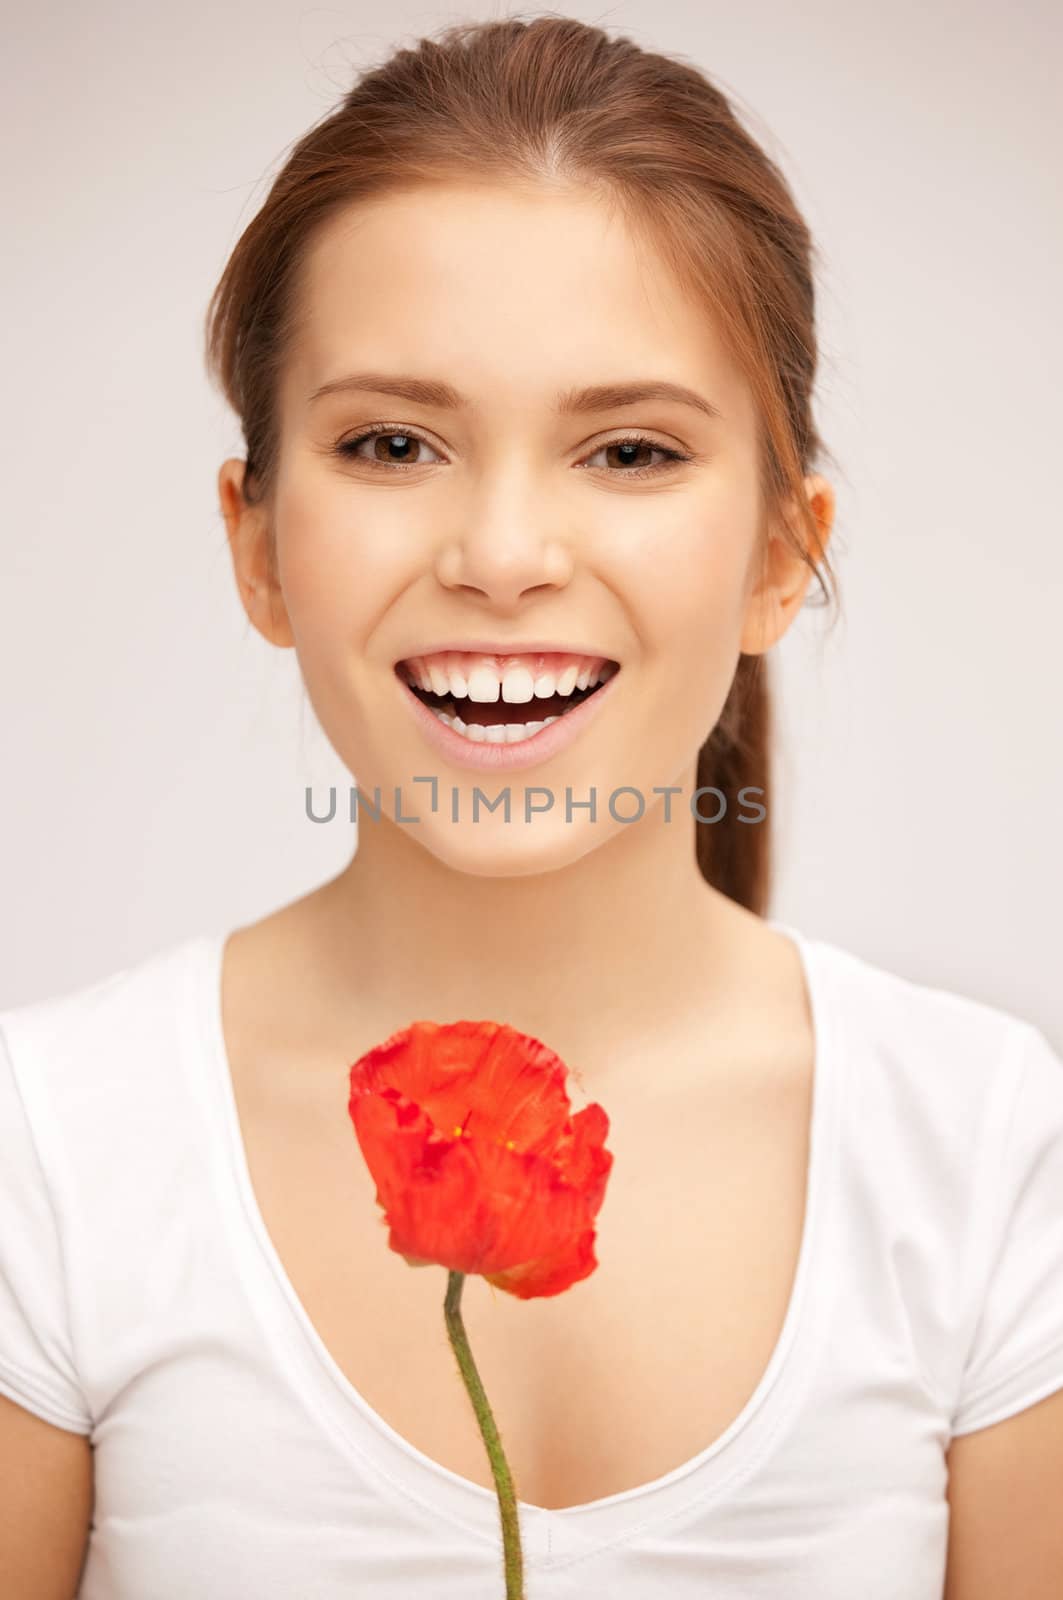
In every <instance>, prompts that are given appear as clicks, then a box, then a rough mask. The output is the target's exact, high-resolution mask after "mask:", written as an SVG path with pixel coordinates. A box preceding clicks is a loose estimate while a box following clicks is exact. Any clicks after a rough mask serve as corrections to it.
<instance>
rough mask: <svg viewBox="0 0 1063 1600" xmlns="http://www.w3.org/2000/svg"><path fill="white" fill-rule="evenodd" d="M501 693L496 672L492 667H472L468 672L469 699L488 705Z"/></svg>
mask: <svg viewBox="0 0 1063 1600" xmlns="http://www.w3.org/2000/svg"><path fill="white" fill-rule="evenodd" d="M501 693H502V685H501V684H500V683H499V681H498V673H497V672H496V671H495V670H494V668H493V667H473V669H472V671H471V672H470V673H469V699H470V700H476V701H477V702H478V703H479V704H480V705H488V704H489V703H490V702H491V701H493V700H497V699H498V697H499V695H500V694H501Z"/></svg>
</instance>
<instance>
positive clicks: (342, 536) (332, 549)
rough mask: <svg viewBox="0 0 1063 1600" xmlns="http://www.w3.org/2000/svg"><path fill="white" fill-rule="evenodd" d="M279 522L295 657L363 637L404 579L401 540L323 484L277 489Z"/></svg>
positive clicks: (279, 552) (323, 651)
mask: <svg viewBox="0 0 1063 1600" xmlns="http://www.w3.org/2000/svg"><path fill="white" fill-rule="evenodd" d="M342 487H343V486H342V485H341V486H340V489H341V490H342ZM277 526H278V529H279V530H280V531H279V534H278V544H277V565H278V572H279V577H280V584H281V590H282V593H283V595H284V602H285V605H286V607H287V610H288V615H289V617H290V619H291V623H292V629H293V631H294V633H295V638H296V643H297V647H298V649H299V654H300V658H301V659H302V658H303V657H304V656H305V657H308V658H310V659H314V658H316V657H320V656H322V655H325V654H327V653H330V652H331V651H332V650H334V649H335V647H336V646H337V645H338V644H340V643H342V644H344V645H346V646H352V645H357V644H359V643H360V642H363V641H364V640H365V639H366V637H367V635H368V634H369V632H370V631H371V629H372V628H373V626H374V625H375V622H376V620H377V619H378V617H379V616H380V615H381V614H382V613H383V612H384V611H385V610H386V609H387V607H388V605H389V604H390V602H391V600H392V599H393V598H394V596H395V595H396V594H398V593H400V592H401V590H402V588H403V586H404V584H405V583H406V582H407V581H408V577H407V575H406V574H405V573H404V570H403V567H402V550H403V547H404V546H403V541H402V540H400V539H397V538H396V537H394V536H389V531H388V528H387V526H386V525H385V526H381V525H380V521H379V519H374V518H372V517H371V516H368V515H366V514H365V509H364V507H363V508H362V512H361V514H360V515H359V513H358V510H357V508H356V506H355V504H354V500H353V498H352V496H351V495H350V493H347V494H346V495H345V494H343V493H342V492H336V490H335V488H334V487H333V486H331V485H328V484H325V485H323V486H321V487H320V488H317V489H315V488H314V487H312V486H306V487H303V488H301V489H298V490H296V489H294V488H291V489H288V490H287V491H286V492H285V493H283V495H282V494H280V493H278V497H277ZM405 544H406V546H407V547H408V544H409V539H408V535H407V539H406V541H405Z"/></svg>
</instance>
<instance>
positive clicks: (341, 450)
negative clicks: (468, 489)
mask: <svg viewBox="0 0 1063 1600" xmlns="http://www.w3.org/2000/svg"><path fill="white" fill-rule="evenodd" d="M389 434H394V435H395V436H397V437H398V438H401V439H420V440H421V441H422V442H423V443H424V444H426V445H428V447H429V448H430V449H434V448H435V446H434V445H433V444H432V441H431V440H430V439H426V438H425V437H424V435H423V434H420V433H417V432H416V431H415V430H414V429H412V428H397V427H395V425H394V424H393V423H379V424H378V425H377V426H375V427H372V428H366V429H365V431H364V432H362V433H360V434H358V435H357V436H356V437H355V438H353V439H344V440H343V441H342V442H341V443H340V444H338V445H337V446H336V454H337V455H338V456H342V457H343V459H344V460H345V461H355V462H357V464H358V465H359V466H366V467H369V468H370V469H371V470H373V471H376V470H377V469H379V470H381V471H383V472H412V471H414V470H416V468H417V467H419V466H423V465H425V463H424V462H420V461H369V460H367V459H366V458H365V457H364V456H358V455H356V454H355V451H356V450H357V448H358V446H359V445H361V444H364V443H365V441H366V439H374V438H379V437H380V436H381V435H384V436H387V435H389ZM621 444H638V445H647V446H648V447H649V449H651V450H656V451H657V452H658V453H659V454H660V455H663V456H665V457H666V460H665V461H663V462H661V463H660V464H659V465H657V466H656V467H631V468H624V469H621V470H618V471H616V472H612V473H611V474H610V476H612V477H621V478H649V477H655V476H656V475H657V473H659V472H667V471H668V470H669V468H670V467H672V466H674V465H675V464H676V463H677V462H684V461H692V460H693V457H692V456H689V455H687V454H686V453H685V452H684V451H682V450H673V449H671V448H670V447H669V446H667V445H663V444H658V443H657V441H656V439H648V438H646V436H645V435H644V434H641V433H629V434H625V435H624V436H623V438H620V439H608V440H606V442H605V444H600V445H599V446H598V450H608V449H609V448H610V446H611V445H621ZM598 450H593V451H592V452H591V454H592V455H597V454H598Z"/></svg>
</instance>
